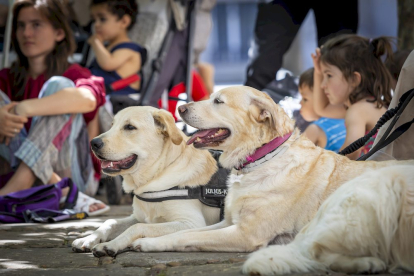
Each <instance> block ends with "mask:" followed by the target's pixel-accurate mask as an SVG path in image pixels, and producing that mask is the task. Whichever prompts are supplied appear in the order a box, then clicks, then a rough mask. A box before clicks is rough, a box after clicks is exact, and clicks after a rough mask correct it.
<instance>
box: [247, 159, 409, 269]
mask: <svg viewBox="0 0 414 276" xmlns="http://www.w3.org/2000/svg"><path fill="white" fill-rule="evenodd" d="M318 270H319V271H320V270H334V271H339V272H346V273H352V274H359V273H362V272H369V273H378V272H383V271H385V270H388V272H391V273H399V272H403V270H405V271H411V272H414V170H413V166H400V165H397V166H391V167H387V168H383V169H381V170H380V171H378V170H377V171H370V172H367V173H364V174H362V175H360V176H359V177H357V178H354V179H353V180H351V181H349V182H347V183H346V184H344V185H342V186H341V187H339V189H338V190H336V191H335V192H334V193H333V194H332V195H331V196H330V197H328V199H327V200H326V201H325V202H324V203H323V204H322V206H321V207H320V208H319V210H318V212H317V213H316V216H315V218H313V219H312V221H311V222H310V223H309V224H307V225H306V226H305V227H304V228H302V230H301V231H300V232H299V234H298V235H297V236H296V238H295V240H294V241H293V242H292V243H290V244H288V245H274V246H270V247H268V248H264V249H261V250H259V251H257V252H255V253H253V254H252V255H251V256H250V258H249V259H248V260H247V262H246V263H245V264H244V266H243V272H244V273H253V274H254V275H257V274H262V275H271V274H289V273H306V272H312V271H318Z"/></svg>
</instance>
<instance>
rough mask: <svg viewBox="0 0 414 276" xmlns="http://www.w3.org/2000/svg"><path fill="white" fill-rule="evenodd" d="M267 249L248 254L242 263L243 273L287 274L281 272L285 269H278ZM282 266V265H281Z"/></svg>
mask: <svg viewBox="0 0 414 276" xmlns="http://www.w3.org/2000/svg"><path fill="white" fill-rule="evenodd" d="M267 251H268V250H267V249H262V250H259V251H257V252H255V253H253V254H251V255H250V256H249V258H248V259H247V261H246V262H245V263H244V264H243V268H242V272H243V273H244V274H253V275H254V274H258V275H274V274H289V272H288V273H283V272H284V271H285V269H280V268H279V266H278V265H277V260H275V259H274V258H273V257H272V256H271V254H269V253H270V252H267ZM282 267H283V266H282Z"/></svg>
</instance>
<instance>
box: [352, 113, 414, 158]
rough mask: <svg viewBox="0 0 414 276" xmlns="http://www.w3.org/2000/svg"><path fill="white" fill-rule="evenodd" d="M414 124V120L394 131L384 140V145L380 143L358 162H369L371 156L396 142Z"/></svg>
mask: <svg viewBox="0 0 414 276" xmlns="http://www.w3.org/2000/svg"><path fill="white" fill-rule="evenodd" d="M413 123H414V119H412V120H411V121H409V122H406V123H405V124H403V125H400V126H399V127H398V128H397V129H396V130H394V131H393V132H392V133H391V135H390V136H389V137H387V139H385V140H383V142H382V143H380V142H378V144H376V145H375V146H374V147H373V148H372V149H371V150H370V151H369V152H368V153H367V154H365V155H363V156H361V157H360V158H358V159H357V161H364V160H367V159H368V158H369V157H370V156H371V155H373V154H374V153H375V152H377V151H378V150H380V149H382V148H383V147H386V146H388V145H389V144H390V143H391V142H392V141H394V140H396V139H397V138H398V137H400V136H401V135H402V134H403V133H404V132H406V131H407V130H408V129H409V128H410V127H411V125H412V124H413Z"/></svg>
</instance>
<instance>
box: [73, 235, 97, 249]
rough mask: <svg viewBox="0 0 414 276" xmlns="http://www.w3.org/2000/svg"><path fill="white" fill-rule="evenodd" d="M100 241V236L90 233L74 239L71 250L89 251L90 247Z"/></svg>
mask: <svg viewBox="0 0 414 276" xmlns="http://www.w3.org/2000/svg"><path fill="white" fill-rule="evenodd" d="M100 242H101V237H100V236H99V235H97V234H91V235H89V236H86V237H84V238H80V239H76V240H74V241H73V242H72V251H74V252H76V253H83V252H91V250H92V248H93V247H94V246H95V245H97V244H99V243H100Z"/></svg>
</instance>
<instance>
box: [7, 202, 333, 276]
mask: <svg viewBox="0 0 414 276" xmlns="http://www.w3.org/2000/svg"><path fill="white" fill-rule="evenodd" d="M131 211H132V208H131V206H129V205H119V206H112V207H111V210H110V211H109V212H108V213H106V214H104V215H102V216H100V217H94V218H88V219H85V220H82V221H66V222H61V223H55V224H0V274H5V275H25V276H30V275H36V276H38V275H59V276H63V275H74V276H79V275H138V276H139V275H145V276H149V275H222V276H224V275H226V276H234V275H242V274H241V272H240V269H241V265H242V263H243V262H244V260H245V259H246V258H247V255H248V254H244V253H243V254H242V253H213V252H200V253H195V252H191V253H187V252H185V253H180V252H162V253H140V252H125V253H122V254H120V255H118V256H117V257H116V258H115V259H114V258H111V257H101V258H96V257H94V256H93V255H92V254H91V253H82V254H80V253H74V252H72V250H71V244H72V241H73V240H74V239H75V238H76V237H77V236H78V235H80V234H81V233H83V232H86V231H92V230H94V229H96V228H97V227H99V225H101V224H102V223H103V222H104V221H105V220H107V219H108V218H119V217H125V216H127V215H129V214H130V213H131ZM312 275H325V276H326V275H327V274H312ZM336 275H340V274H335V276H336Z"/></svg>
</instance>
